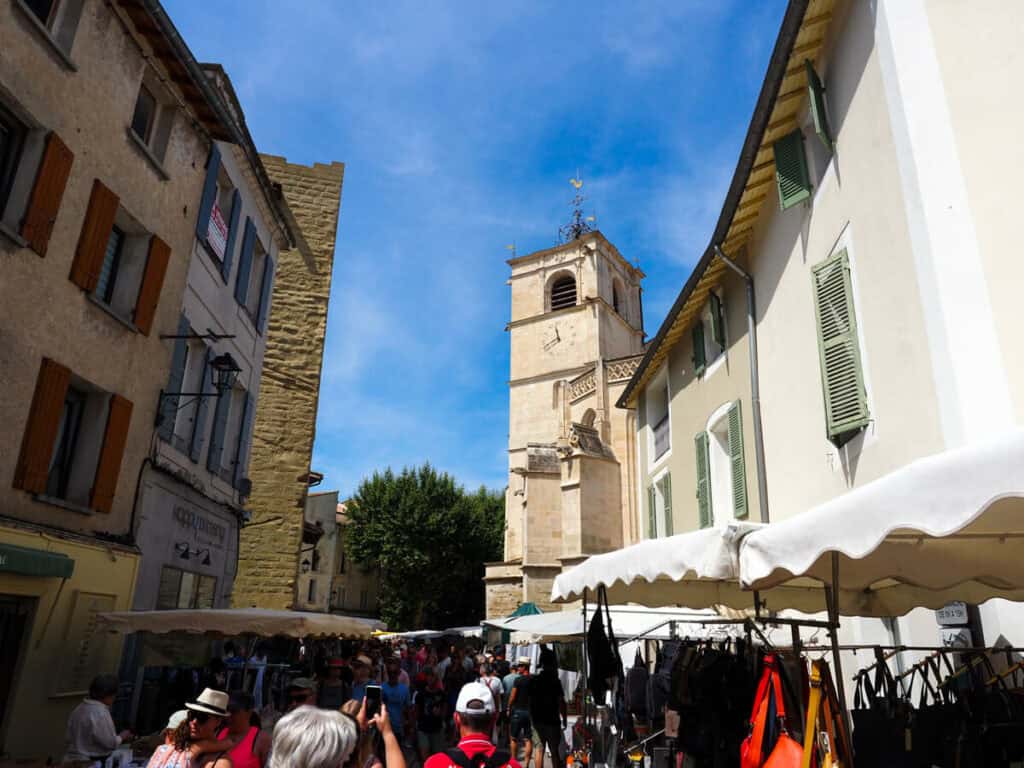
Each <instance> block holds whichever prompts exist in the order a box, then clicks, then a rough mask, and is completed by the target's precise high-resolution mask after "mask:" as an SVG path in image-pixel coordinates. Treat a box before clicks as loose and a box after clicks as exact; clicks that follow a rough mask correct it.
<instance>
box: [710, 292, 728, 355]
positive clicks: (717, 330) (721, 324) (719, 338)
mask: <svg viewBox="0 0 1024 768" xmlns="http://www.w3.org/2000/svg"><path fill="white" fill-rule="evenodd" d="M708 304H709V305H710V307H711V338H712V339H714V340H715V343H716V344H717V345H718V346H720V347H721V348H722V349H725V317H724V316H723V314H722V300H721V299H720V298H718V294H717V293H715V292H714V291H712V292H711V293H709V294H708Z"/></svg>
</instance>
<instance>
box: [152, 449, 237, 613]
mask: <svg viewBox="0 0 1024 768" xmlns="http://www.w3.org/2000/svg"><path fill="white" fill-rule="evenodd" d="M138 510H139V513H138V514H139V520H138V528H137V541H138V544H139V549H140V550H142V554H143V562H142V566H141V567H140V569H139V580H138V584H137V586H136V589H135V599H134V601H133V605H132V607H133V608H134V609H135V610H140V611H143V610H154V609H155V610H163V609H171V608H223V607H226V606H227V605H228V603H229V599H230V595H231V587H232V584H233V583H234V578H235V570H236V567H237V563H238V517H237V515H236V513H235V512H234V510H232V509H231V508H230V507H228V506H226V505H224V504H220V503H218V502H216V501H213V500H212V499H210V498H208V497H207V496H205V495H203V494H201V493H199V492H198V491H197V490H195V488H193V487H192V486H191V485H190V484H188V483H187V482H185V481H184V480H181V479H179V478H177V477H174V476H172V475H170V474H168V473H165V472H162V471H154V470H151V469H147V470H146V472H145V473H144V474H143V479H142V488H141V490H140V498H139V504H138Z"/></svg>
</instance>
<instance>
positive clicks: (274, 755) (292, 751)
mask: <svg viewBox="0 0 1024 768" xmlns="http://www.w3.org/2000/svg"><path fill="white" fill-rule="evenodd" d="M358 738H359V734H358V733H357V728H356V724H355V723H354V722H353V721H352V720H351V719H350V718H348V717H345V716H344V715H342V714H341V713H340V712H336V711H333V710H328V709H318V708H317V707H311V706H304V707H299V708H297V709H294V710H292V711H291V712H289V713H288V714H286V715H285V716H284V717H282V718H281V719H280V720H278V721H277V725H275V726H274V740H273V744H272V746H271V748H270V749H271V751H270V762H269V763H268V768H338V766H340V765H343V764H344V763H345V762H346V761H347V760H348V758H349V757H350V756H351V755H352V751H353V750H354V749H355V747H356V742H357V741H358Z"/></svg>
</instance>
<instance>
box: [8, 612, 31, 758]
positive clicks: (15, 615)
mask: <svg viewBox="0 0 1024 768" xmlns="http://www.w3.org/2000/svg"><path fill="white" fill-rule="evenodd" d="M35 607H36V599H35V598H32V597H20V596H17V595H0V648H3V649H4V652H3V653H0V734H4V733H6V729H5V728H4V723H5V718H6V716H7V708H8V705H9V704H10V703H11V702H13V701H14V685H15V683H16V682H17V674H18V668H19V666H20V664H21V659H22V656H23V654H24V647H25V645H26V643H27V641H28V634H29V629H30V628H31V626H32V614H33V613H34V612H35ZM5 751H6V750H5V748H4V745H3V744H0V753H3V752H5Z"/></svg>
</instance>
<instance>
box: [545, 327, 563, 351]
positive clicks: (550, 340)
mask: <svg viewBox="0 0 1024 768" xmlns="http://www.w3.org/2000/svg"><path fill="white" fill-rule="evenodd" d="M561 340H562V337H561V336H559V335H558V326H557V325H553V326H551V330H549V331H545V333H544V336H543V337H542V338H541V343H542V344H543V346H544V351H545V352H547V351H548V350H550V349H551V348H552V347H554V346H555V345H556V344H557V343H558V342H560V341H561Z"/></svg>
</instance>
